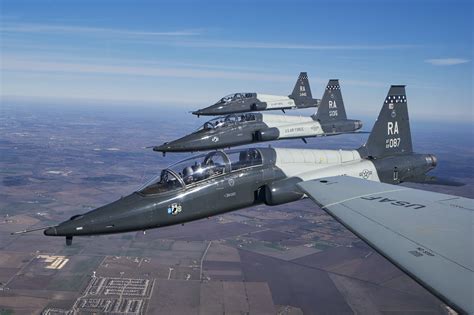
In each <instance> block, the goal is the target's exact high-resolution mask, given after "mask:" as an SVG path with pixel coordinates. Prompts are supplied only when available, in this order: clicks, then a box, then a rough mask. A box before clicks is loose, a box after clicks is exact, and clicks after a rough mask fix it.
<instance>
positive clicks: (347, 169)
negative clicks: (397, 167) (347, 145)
mask: <svg viewBox="0 0 474 315" xmlns="http://www.w3.org/2000/svg"><path fill="white" fill-rule="evenodd" d="M275 152H276V162H275V165H276V166H277V167H278V168H280V169H281V170H282V171H283V173H285V175H286V176H287V177H299V178H301V179H302V180H303V181H307V180H312V179H318V178H323V177H331V176H341V175H346V176H352V177H358V178H363V179H368V180H373V181H377V182H378V181H380V179H379V176H378V174H377V170H376V169H375V166H374V164H373V163H372V162H371V161H369V160H366V159H362V158H361V157H360V154H359V152H358V151H357V150H311V149H279V148H275Z"/></svg>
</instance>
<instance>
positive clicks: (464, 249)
mask: <svg viewBox="0 0 474 315" xmlns="http://www.w3.org/2000/svg"><path fill="white" fill-rule="evenodd" d="M298 186H299V187H300V188H301V189H302V190H303V191H304V192H305V193H306V194H307V195H308V196H310V197H311V199H313V200H314V201H315V202H316V203H317V204H318V205H319V206H321V207H322V208H323V209H324V210H326V211H327V212H328V213H329V214H331V215H332V216H333V217H335V218H336V219H337V220H338V221H340V222H341V223H343V224H344V225H345V226H346V227H348V228H349V229H350V230H352V231H353V232H354V233H355V234H357V235H358V236H359V237H360V238H362V239H363V240H365V241H366V242H368V243H369V244H370V245H371V246H372V247H374V248H375V249H376V250H377V251H379V252H380V253H382V254H383V255H384V256H386V257H387V258H388V259H390V260H391V261H392V262H394V263H395V264H396V265H398V266H399V267H400V268H401V269H403V270H405V271H406V272H407V273H408V274H410V275H411V276H412V277H413V278H415V279H416V280H417V281H419V282H420V283H421V284H423V285H424V286H425V287H426V288H428V289H429V290H431V291H432V292H433V293H434V294H436V295H437V296H439V297H440V298H441V299H443V300H444V301H446V302H447V303H448V304H449V305H451V306H453V307H454V308H455V309H457V310H462V311H464V312H468V313H473V312H474V252H473V246H474V240H473V239H474V232H473V224H474V200H473V199H467V198H462V197H456V196H451V195H445V194H440V193H434V192H428V191H421V190H416V189H411V188H407V187H400V186H393V185H388V184H383V183H378V182H372V181H366V180H362V179H357V178H353V177H348V176H341V177H330V178H325V179H320V180H313V181H307V182H303V183H299V184H298Z"/></svg>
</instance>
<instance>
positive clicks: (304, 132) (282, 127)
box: [262, 114, 324, 139]
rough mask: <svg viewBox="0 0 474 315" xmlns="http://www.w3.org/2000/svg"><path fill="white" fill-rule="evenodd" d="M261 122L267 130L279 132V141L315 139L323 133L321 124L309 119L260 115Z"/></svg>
mask: <svg viewBox="0 0 474 315" xmlns="http://www.w3.org/2000/svg"><path fill="white" fill-rule="evenodd" d="M262 121H263V122H264V123H265V124H266V125H267V126H268V128H277V129H278V130H279V132H280V137H279V139H286V138H302V137H315V136H320V135H322V134H323V133H324V132H323V129H322V128H321V124H320V123H319V122H317V121H315V120H313V119H312V118H311V117H302V116H289V115H269V114H262Z"/></svg>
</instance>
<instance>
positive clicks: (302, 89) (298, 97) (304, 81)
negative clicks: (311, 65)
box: [289, 72, 314, 106]
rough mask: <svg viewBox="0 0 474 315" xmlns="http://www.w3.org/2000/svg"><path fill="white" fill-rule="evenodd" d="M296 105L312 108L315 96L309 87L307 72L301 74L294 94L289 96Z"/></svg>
mask: <svg viewBox="0 0 474 315" xmlns="http://www.w3.org/2000/svg"><path fill="white" fill-rule="evenodd" d="M289 97H291V98H292V99H293V100H294V101H295V103H296V104H297V105H298V104H304V105H306V106H310V105H311V103H313V102H314V101H313V95H312V94H311V88H310V86H309V81H308V74H307V73H306V72H301V73H300V75H299V77H298V80H296V84H295V87H294V89H293V92H292V93H291V94H290V95H289Z"/></svg>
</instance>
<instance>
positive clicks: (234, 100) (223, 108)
mask: <svg viewBox="0 0 474 315" xmlns="http://www.w3.org/2000/svg"><path fill="white" fill-rule="evenodd" d="M319 101H320V100H318V99H313V97H312V95H311V88H310V86H309V82H308V74H307V73H306V72H301V73H300V75H299V77H298V80H297V81H296V84H295V87H294V89H293V92H292V93H291V94H290V95H288V96H281V95H269V94H260V93H253V92H252V93H249V92H246V93H233V94H230V95H227V96H225V97H223V98H221V99H220V100H219V101H218V102H217V103H215V104H214V105H211V106H209V107H206V108H203V109H198V110H197V111H194V112H193V114H194V115H197V116H198V117H199V116H219V115H227V114H234V113H244V112H250V111H263V110H275V109H279V110H282V111H285V109H295V108H308V107H317V106H318V104H319Z"/></svg>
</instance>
